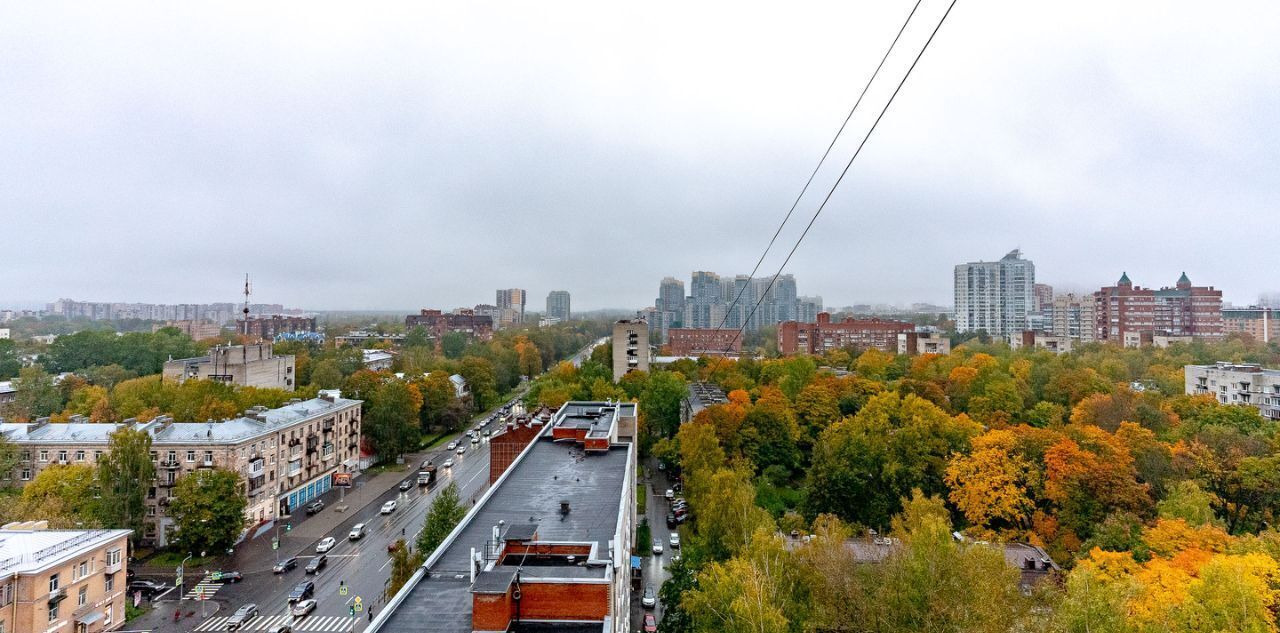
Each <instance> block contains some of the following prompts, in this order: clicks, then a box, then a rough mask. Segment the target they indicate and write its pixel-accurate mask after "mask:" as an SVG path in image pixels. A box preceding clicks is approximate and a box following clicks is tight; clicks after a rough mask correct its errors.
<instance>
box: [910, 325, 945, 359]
mask: <svg viewBox="0 0 1280 633" xmlns="http://www.w3.org/2000/svg"><path fill="white" fill-rule="evenodd" d="M898 353H899V354H905V355H907V356H919V355H921V354H944V355H945V354H950V353H951V339H949V338H947V336H946V335H945V334H943V333H942V332H937V331H932V330H925V329H921V328H917V329H916V330H915V331H914V332H902V333H900V334H898Z"/></svg>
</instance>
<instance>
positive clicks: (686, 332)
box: [665, 327, 742, 356]
mask: <svg viewBox="0 0 1280 633" xmlns="http://www.w3.org/2000/svg"><path fill="white" fill-rule="evenodd" d="M665 349H666V353H667V354H670V355H672V356H724V355H726V354H739V353H741V352H742V336H741V335H739V331H738V329H737V328H727V327H726V328H684V327H682V328H671V329H669V330H667V344H666V346H665Z"/></svg>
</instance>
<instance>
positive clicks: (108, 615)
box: [0, 605, 111, 633]
mask: <svg viewBox="0 0 1280 633" xmlns="http://www.w3.org/2000/svg"><path fill="white" fill-rule="evenodd" d="M102 623H103V624H104V625H106V627H107V628H108V629H109V628H111V605H107V610H106V611H105V612H104V613H103V614H102ZM0 633H4V631H0Z"/></svg>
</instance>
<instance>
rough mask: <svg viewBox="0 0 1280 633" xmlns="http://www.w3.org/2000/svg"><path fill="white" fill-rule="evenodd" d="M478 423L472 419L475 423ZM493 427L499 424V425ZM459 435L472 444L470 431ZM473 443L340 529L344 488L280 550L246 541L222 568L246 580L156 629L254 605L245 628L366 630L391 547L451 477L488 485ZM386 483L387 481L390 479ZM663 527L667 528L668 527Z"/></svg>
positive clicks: (473, 487)
mask: <svg viewBox="0 0 1280 633" xmlns="http://www.w3.org/2000/svg"><path fill="white" fill-rule="evenodd" d="M604 340H605V339H600V340H598V341H596V342H595V343H593V344H592V345H589V346H587V347H586V348H584V349H583V350H582V351H580V352H579V353H578V354H575V355H574V356H573V357H572V358H571V359H570V361H571V362H573V363H574V364H575V365H580V364H581V363H582V361H583V360H585V359H586V358H588V357H589V356H590V353H591V349H592V348H593V347H595V346H596V345H599V344H601V343H603V342H604ZM524 391H525V389H523V388H522V389H521V390H520V392H519V394H518V395H517V396H516V398H517V399H519V398H521V397H523V394H524ZM482 418H483V416H482ZM482 418H481V419H482ZM475 422H476V421H475V420H473V423H472V424H473V426H474V424H475ZM487 428H488V429H490V430H496V428H497V426H496V423H495V424H491V425H489V427H487ZM459 441H463V442H465V441H466V437H465V435H463V436H462V437H461V439H460V440H459ZM467 447H468V448H467V451H466V453H465V454H464V455H462V456H458V455H457V454H455V453H454V452H451V451H448V450H446V448H445V447H443V446H442V447H440V448H438V449H435V450H432V451H429V452H428V453H426V454H425V458H429V459H431V460H432V461H434V462H435V464H436V465H437V466H440V469H439V470H438V471H437V481H436V483H435V484H433V485H432V486H430V487H424V488H420V487H418V486H417V483H416V480H417V474H418V470H419V466H420V465H421V460H422V459H424V456H423V455H419V457H418V458H417V460H415V461H416V462H417V463H413V464H409V468H408V469H407V470H406V471H405V472H404V473H403V477H401V478H400V480H408V481H410V482H412V483H413V485H412V487H411V488H410V489H409V490H408V491H406V492H401V491H400V490H399V488H398V485H397V484H398V481H397V482H396V483H393V484H392V485H391V486H389V487H388V489H387V490H385V491H382V492H381V493H380V494H378V495H377V496H376V497H370V496H369V495H365V494H362V495H361V496H362V497H363V499H362V501H363V502H364V503H363V505H362V507H354V505H352V504H351V502H350V500H347V501H346V506H347V509H346V511H345V512H344V513H343V518H342V520H341V521H340V522H338V523H337V525H336V527H332V528H329V529H323V528H321V527H319V526H321V525H324V524H328V523H332V520H331V519H330V520H328V521H323V520H318V519H321V517H323V516H325V515H326V513H335V512H337V511H338V510H337V508H338V506H340V505H343V503H342V502H341V501H340V497H341V496H342V495H343V492H342V491H338V490H335V491H330V492H329V493H327V494H326V495H324V496H323V497H321V499H323V500H324V502H325V504H326V507H325V509H324V510H322V511H321V512H320V513H319V514H317V515H315V516H314V517H306V516H305V515H304V514H303V513H302V512H299V513H298V514H295V515H294V516H293V517H291V518H289V519H287V520H285V521H284V523H288V524H290V525H292V527H293V529H292V530H291V531H289V532H284V531H281V532H280V535H281V543H280V548H279V549H278V550H274V551H273V550H272V549H270V543H271V535H267V534H263V535H259V536H258V537H257V538H254V539H251V540H250V541H249V542H247V543H245V544H242V546H241V548H240V549H238V550H237V551H236V553H235V555H234V557H233V558H232V560H231V561H230V562H229V564H225V565H223V567H222V568H223V569H224V570H231V569H235V570H237V571H240V572H241V573H242V574H244V580H243V581H242V582H239V583H234V584H223V585H221V586H220V587H218V588H217V591H216V593H214V594H213V595H212V597H211V598H210V599H209V600H208V602H207V604H205V605H203V606H204V607H206V609H207V611H208V616H207V617H206V616H202V615H201V606H202V605H201V604H200V603H199V602H198V601H194V600H186V601H183V603H182V610H183V612H184V613H191V612H194V614H195V615H194V616H193V617H184V618H183V619H182V620H181V621H180V622H173V623H170V622H168V621H166V622H165V623H164V624H162V625H159V626H155V628H154V629H153V630H154V631H157V632H160V631H170V630H172V631H191V630H195V631H223V630H226V623H227V620H228V619H229V618H230V616H231V615H232V614H233V613H234V612H235V611H236V609H238V608H239V607H241V606H243V605H245V604H249V603H253V604H256V605H257V606H258V609H259V614H260V615H259V616H258V617H256V618H254V619H252V620H250V621H249V622H248V623H247V625H245V626H243V627H241V628H240V630H241V631H269V630H271V629H273V628H274V627H276V626H278V625H281V624H291V625H292V626H293V630H295V631H331V632H337V631H353V624H354V631H360V630H362V627H363V625H365V624H367V623H368V622H369V620H370V619H371V618H370V617H369V612H370V610H373V611H374V612H375V613H376V612H377V611H378V610H380V609H381V607H382V606H383V605H384V604H385V603H386V601H387V597H386V596H384V595H383V594H384V590H385V588H386V585H387V583H388V582H389V580H390V576H391V557H390V556H389V554H388V552H387V545H388V544H390V543H392V542H394V541H395V540H397V539H399V538H404V539H406V541H408V542H410V543H413V542H414V541H415V536H416V534H417V532H418V531H419V530H420V529H421V528H422V524H423V521H424V519H425V517H426V514H427V511H428V509H430V507H431V501H432V500H433V499H434V498H435V497H436V496H437V495H438V494H439V491H440V490H442V489H443V488H444V487H445V486H446V485H448V484H449V483H450V482H456V483H457V485H458V488H459V493H460V495H461V497H462V499H463V500H464V502H466V503H467V504H468V505H470V503H471V502H473V501H474V500H475V499H477V498H479V496H480V495H481V494H482V493H483V492H484V490H485V489H486V488H487V487H488V481H489V480H488V475H489V444H488V441H487V440H486V439H485V438H483V437H482V438H481V441H480V443H479V444H467ZM449 458H452V459H453V462H454V464H453V466H452V467H451V468H448V469H446V468H443V463H444V462H445V460H446V459H449ZM379 481H382V482H384V485H385V481H386V479H385V478H382V479H379ZM369 483H370V482H366V483H365V484H364V485H369ZM370 499H371V500H370ZM391 499H395V500H396V501H397V508H396V510H395V511H394V512H392V513H391V514H389V515H382V514H380V509H381V507H382V504H383V503H385V502H386V501H388V500H391ZM663 512H664V513H665V510H663ZM661 516H662V515H659V518H661ZM356 523H364V524H365V536H364V537H363V538H361V539H359V540H357V541H350V540H348V539H347V534H348V533H349V532H350V531H351V528H352V526H354V525H355V524H356ZM313 526H314V527H313ZM662 527H663V529H664V530H665V525H663V526H662ZM655 533H656V531H655ZM402 534H403V536H402ZM326 536H331V537H333V538H334V539H335V540H336V541H337V544H336V545H335V546H334V547H333V549H331V550H329V552H328V553H327V556H328V564H327V565H326V566H325V567H324V568H323V569H322V570H320V572H319V573H317V574H314V575H307V574H306V573H305V571H304V568H305V567H306V565H307V563H308V562H309V561H310V560H311V559H312V558H314V557H315V556H316V552H315V546H316V544H317V543H318V542H319V541H320V540H321V539H323V538H324V537H326ZM290 555H296V556H297V557H298V566H297V567H296V568H295V569H293V570H290V571H288V572H285V573H283V574H273V573H272V572H271V568H272V566H273V565H274V564H275V562H276V560H278V559H282V558H288V557H289V556H290ZM189 578H190V580H188V582H187V584H186V587H187V588H188V589H190V587H191V586H192V585H194V584H195V582H196V581H197V580H199V578H198V577H189ZM304 580H311V581H313V582H315V595H314V598H315V600H316V601H317V603H318V604H317V607H316V610H315V611H313V612H312V613H311V614H310V615H308V616H305V617H303V618H299V619H297V620H295V619H294V618H292V617H291V616H289V615H288V614H289V608H290V606H291V605H290V604H289V602H288V596H289V592H290V591H292V590H293V588H294V586H295V585H297V584H298V583H300V582H302V581H304ZM344 589H345V594H344ZM357 596H358V597H360V598H361V601H362V608H361V610H360V612H359V613H358V617H357V618H356V619H355V621H354V622H353V619H352V618H351V616H350V607H351V606H352V604H353V602H354V600H355V599H356V597H357ZM174 597H176V596H174V595H171V596H170V600H172V598H174ZM168 605H170V606H173V605H174V603H172V602H169V603H168ZM162 611H165V612H169V611H168V607H162Z"/></svg>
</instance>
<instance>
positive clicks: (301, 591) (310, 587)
mask: <svg viewBox="0 0 1280 633" xmlns="http://www.w3.org/2000/svg"><path fill="white" fill-rule="evenodd" d="M315 592H316V583H314V582H311V581H310V580H304V581H302V582H300V583H298V584H297V586H295V587H294V588H293V591H290V592H289V602H297V601H299V600H306V599H307V598H310V597H311V596H312V595H315Z"/></svg>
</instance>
